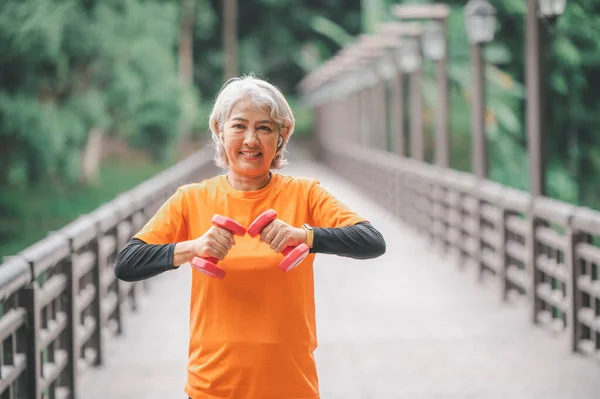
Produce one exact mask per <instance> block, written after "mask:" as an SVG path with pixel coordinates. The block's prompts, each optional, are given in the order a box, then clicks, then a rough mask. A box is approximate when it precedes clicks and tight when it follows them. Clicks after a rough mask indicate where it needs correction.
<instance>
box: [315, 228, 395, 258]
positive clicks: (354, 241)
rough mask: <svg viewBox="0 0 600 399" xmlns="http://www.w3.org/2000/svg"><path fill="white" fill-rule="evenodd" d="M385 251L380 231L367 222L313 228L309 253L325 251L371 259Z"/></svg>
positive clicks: (326, 252) (349, 256)
mask: <svg viewBox="0 0 600 399" xmlns="http://www.w3.org/2000/svg"><path fill="white" fill-rule="evenodd" d="M385 251H386V243H385V240H384V238H383V236H382V235H381V233H380V232H379V231H378V230H377V229H375V227H373V225H371V224H370V223H368V222H363V223H358V224H355V225H352V226H346V227H337V228H318V227H315V228H314V239H313V246H312V248H311V250H310V252H311V253H325V254H332V255H338V256H344V257H348V258H354V259H372V258H377V257H378V256H381V255H383V254H384V253H385Z"/></svg>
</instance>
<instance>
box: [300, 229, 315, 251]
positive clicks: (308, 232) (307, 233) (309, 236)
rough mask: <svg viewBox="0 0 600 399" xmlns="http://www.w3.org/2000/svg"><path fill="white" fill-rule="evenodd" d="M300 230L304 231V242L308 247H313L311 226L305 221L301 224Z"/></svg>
mask: <svg viewBox="0 0 600 399" xmlns="http://www.w3.org/2000/svg"><path fill="white" fill-rule="evenodd" d="M302 230H303V231H304V234H305V240H304V243H305V244H306V245H307V246H308V247H309V248H312V247H313V242H314V230H313V228H312V227H311V226H310V225H308V224H307V223H304V224H303V225H302Z"/></svg>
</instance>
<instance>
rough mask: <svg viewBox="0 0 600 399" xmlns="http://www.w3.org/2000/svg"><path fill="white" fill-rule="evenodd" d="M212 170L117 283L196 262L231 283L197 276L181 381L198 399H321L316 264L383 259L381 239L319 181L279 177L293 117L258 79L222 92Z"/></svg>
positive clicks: (167, 207) (181, 193)
mask: <svg viewBox="0 0 600 399" xmlns="http://www.w3.org/2000/svg"><path fill="white" fill-rule="evenodd" d="M210 130H211V132H212V139H213V141H214V146H215V161H216V163H217V164H218V165H219V166H221V167H223V168H224V169H226V173H225V174H223V175H218V176H215V177H212V178H210V179H206V180H203V181H201V182H198V183H193V184H188V185H184V186H182V187H180V188H179V189H177V191H176V192H175V193H174V194H173V196H172V197H171V198H170V199H168V200H167V201H166V202H165V204H164V205H163V206H162V207H161V208H160V209H159V210H158V211H157V213H156V214H155V215H154V216H153V217H152V218H151V219H150V220H149V221H148V223H147V224H146V225H145V226H144V227H143V228H142V230H141V231H140V232H139V233H137V234H136V235H135V236H134V237H133V238H132V239H131V240H130V242H129V243H128V244H127V245H126V247H125V248H123V250H122V251H121V253H120V254H119V255H118V257H117V259H116V262H115V274H116V276H117V277H118V278H119V279H121V280H125V281H136V280H142V279H146V278H149V277H153V276H156V275H158V274H160V273H163V272H166V271H174V270H177V269H178V268H179V267H180V266H181V265H183V264H186V263H188V262H191V261H192V259H194V258H195V257H199V258H205V259H206V258H211V257H212V258H216V259H218V260H219V262H218V266H219V267H221V268H222V269H224V270H225V271H226V277H225V278H223V279H216V278H212V277H210V276H207V275H206V274H203V273H200V272H197V271H196V270H194V271H193V273H192V288H191V290H192V292H191V303H190V342H189V361H188V367H187V371H188V378H187V383H186V386H185V392H186V393H187V395H188V396H189V397H190V398H193V399H209V398H210V399H216V398H235V399H271V398H273V399H275V398H277V399H292V398H294V399H300V398H303V399H308V398H319V397H320V396H319V387H318V377H317V371H316V365H315V359H314V357H313V351H314V350H315V349H316V347H317V339H316V328H315V305H314V286H313V262H314V259H315V255H316V254H318V253H323V254H333V255H338V256H343V257H349V258H355V259H369V258H375V257H378V256H380V255H382V254H383V253H384V252H385V248H386V244H385V241H384V239H383V237H382V235H381V234H380V233H379V232H378V231H377V230H376V229H375V228H374V227H373V226H372V225H371V224H370V223H369V222H368V221H367V220H365V219H364V218H363V217H361V216H360V215H358V214H357V213H355V212H353V211H352V210H351V209H350V208H349V207H348V206H346V205H344V204H343V203H342V202H341V201H339V200H338V199H336V198H335V197H334V196H333V195H332V194H330V193H329V192H328V191H327V190H326V189H325V188H323V187H322V186H321V185H320V183H319V181H317V180H315V179H309V178H294V177H290V176H286V175H283V174H279V173H276V172H274V171H273V170H274V169H280V168H282V167H283V166H284V165H285V164H286V160H285V158H284V153H285V148H286V144H287V142H288V141H289V139H290V137H291V135H292V133H293V131H294V116H293V113H292V110H291V109H290V106H289V105H288V103H287V101H286V99H285V98H284V96H283V95H282V93H281V92H280V91H279V90H278V89H277V88H276V87H274V86H273V85H271V84H270V83H267V82H266V81H263V80H260V79H257V78H255V77H244V78H235V79H232V80H230V81H228V82H227V83H226V84H225V85H224V86H223V88H222V89H221V91H220V93H219V94H218V96H217V98H216V101H215V104H214V108H213V111H212V114H211V116H210ZM269 209H273V210H275V211H276V212H277V218H276V219H275V220H272V221H271V222H270V223H269V224H267V225H266V227H264V228H263V229H262V232H261V233H260V236H256V237H253V236H251V235H249V234H245V235H243V236H235V237H234V236H233V234H232V233H231V232H230V231H229V230H227V229H224V228H221V227H217V226H215V225H213V224H212V223H211V219H212V218H213V216H214V215H222V216H226V217H229V218H231V219H233V220H235V221H237V222H238V223H239V224H241V225H242V226H244V227H245V228H248V226H250V225H251V224H252V222H253V221H254V220H255V219H256V218H257V217H258V216H259V215H260V214H262V213H263V212H264V211H266V210H269ZM300 244H307V245H308V247H310V251H309V254H308V255H307V256H306V258H304V260H303V261H302V262H301V263H300V264H299V265H298V266H297V267H296V268H294V269H293V270H291V271H288V272H284V271H282V270H280V268H279V267H278V265H279V263H280V261H281V259H282V258H283V255H282V254H281V252H282V250H283V249H284V248H286V247H288V246H297V245H300Z"/></svg>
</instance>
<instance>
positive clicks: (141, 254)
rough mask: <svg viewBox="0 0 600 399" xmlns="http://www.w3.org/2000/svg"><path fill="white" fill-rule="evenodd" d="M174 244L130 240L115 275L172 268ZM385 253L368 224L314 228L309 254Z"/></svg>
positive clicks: (139, 275)
mask: <svg viewBox="0 0 600 399" xmlns="http://www.w3.org/2000/svg"><path fill="white" fill-rule="evenodd" d="M174 250H175V244H157V245H155V244H147V243H145V242H144V241H142V240H140V239H137V238H132V239H130V240H129V241H128V242H127V244H126V245H125V247H124V248H123V249H122V250H121V251H120V252H119V254H118V255H117V258H116V259H115V275H116V277H117V278H118V279H120V280H124V281H139V280H145V279H148V278H151V277H154V276H157V275H159V274H161V273H163V272H166V271H168V270H175V269H176V268H175V267H174V266H173V252H174ZM385 251H386V243H385V240H384V238H383V236H382V235H381V233H380V232H379V231H378V230H377V229H375V227H373V225H371V223H369V222H361V223H358V224H355V225H352V226H346V227H336V228H318V227H315V228H314V239H313V246H312V248H311V249H310V252H311V253H324V254H331V255H338V256H343V257H347V258H354V259H372V258H376V257H378V256H381V255H383V254H384V253H385Z"/></svg>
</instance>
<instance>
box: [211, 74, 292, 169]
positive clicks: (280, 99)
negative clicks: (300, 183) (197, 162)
mask: <svg viewBox="0 0 600 399" xmlns="http://www.w3.org/2000/svg"><path fill="white" fill-rule="evenodd" d="M247 98H249V99H251V100H252V102H253V103H254V104H255V105H256V106H258V107H260V108H262V109H267V110H268V112H269V114H270V116H271V118H272V119H273V120H274V121H275V123H276V125H277V127H278V128H279V130H281V129H283V128H285V127H286V126H287V127H288V129H289V131H288V134H287V135H286V137H284V140H283V141H282V142H281V143H280V142H279V141H278V144H277V152H276V153H275V158H274V159H273V162H271V168H272V169H281V168H283V167H284V166H285V165H287V163H288V162H287V160H286V159H285V158H284V153H285V148H286V145H287V142H288V140H289V138H290V137H291V136H292V133H293V132H294V126H295V123H296V121H295V119H294V114H293V112H292V109H291V108H290V105H289V104H288V102H287V100H286V99H285V97H284V96H283V93H281V91H280V90H279V89H278V88H277V87H275V86H274V85H272V84H271V83H269V82H267V81H265V80H262V79H258V78H256V77H254V76H252V75H250V76H242V77H241V78H232V79H229V80H228V81H227V82H225V84H224V85H223V87H221V90H220V91H219V94H218V95H217V98H216V99H215V104H214V106H213V109H212V112H211V114H210V119H209V126H210V131H211V133H212V140H213V144H214V148H215V153H214V161H215V163H216V164H217V166H219V167H221V168H224V169H226V168H227V167H228V165H229V161H228V159H227V154H226V153H225V147H224V146H223V142H222V141H221V139H220V138H219V133H220V132H222V131H223V125H224V123H225V121H226V120H227V118H228V117H229V114H230V113H231V110H232V108H233V107H234V105H235V104H236V103H237V102H238V101H240V100H243V99H247Z"/></svg>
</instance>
